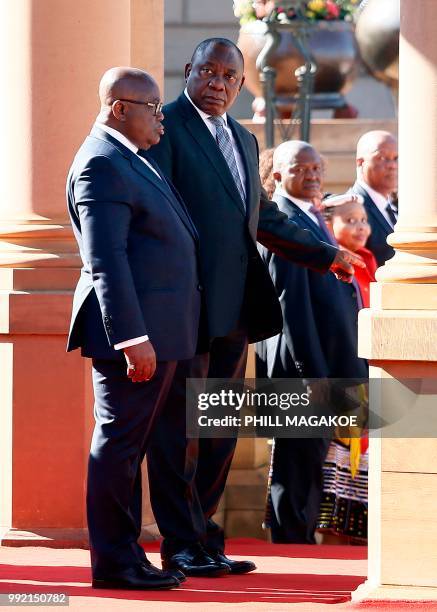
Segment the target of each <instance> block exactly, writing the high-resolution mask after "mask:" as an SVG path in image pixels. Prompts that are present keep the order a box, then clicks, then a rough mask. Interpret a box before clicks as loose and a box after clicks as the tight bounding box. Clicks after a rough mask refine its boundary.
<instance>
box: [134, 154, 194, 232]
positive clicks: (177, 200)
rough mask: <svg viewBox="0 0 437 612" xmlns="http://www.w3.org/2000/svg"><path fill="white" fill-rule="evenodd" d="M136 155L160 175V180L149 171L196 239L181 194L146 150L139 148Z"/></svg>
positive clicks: (192, 224) (138, 161) (142, 164)
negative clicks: (142, 158)
mask: <svg viewBox="0 0 437 612" xmlns="http://www.w3.org/2000/svg"><path fill="white" fill-rule="evenodd" d="M138 155H140V156H141V157H144V158H145V159H147V161H148V162H149V164H150V165H151V166H153V167H154V168H155V170H156V171H157V173H158V174H159V176H160V177H161V180H159V179H158V177H157V176H156V175H154V173H153V172H152V171H150V174H152V175H153V177H154V179H155V182H154V184H156V186H157V187H158V188H159V189H160V190H161V191H162V192H163V193H164V195H165V196H166V198H167V199H168V201H169V202H170V204H171V205H172V207H173V208H174V210H175V211H176V212H177V214H178V215H179V217H180V219H181V221H182V222H183V223H184V225H185V226H186V227H187V228H188V229H189V230H190V231H191V233H192V234H193V236H194V237H195V238H196V240H198V238H199V235H198V233H197V230H196V228H195V226H194V223H193V222H192V220H191V217H190V213H189V212H188V210H187V208H186V206H185V203H184V201H183V200H182V198H181V196H180V195H179V193H178V191H177V190H176V189H175V188H174V186H173V185H172V184H171V183H170V182H169V181H168V180H167V179H166V177H165V176H164V174H163V173H162V172H161V170H160V168H159V166H158V164H157V163H156V162H155V161H154V160H151V159H150V157H148V156H147V152H146V151H142V150H140V151H139V152H138ZM136 162H137V163H139V164H141V166H144V168H145V169H146V170H148V168H147V166H146V164H144V163H143V162H142V161H141V160H139V159H138V158H137V159H136ZM141 170H142V169H141V168H138V171H139V172H141ZM164 186H165V187H164ZM168 192H170V194H171V195H172V196H173V197H169V195H170V194H169V193H168Z"/></svg>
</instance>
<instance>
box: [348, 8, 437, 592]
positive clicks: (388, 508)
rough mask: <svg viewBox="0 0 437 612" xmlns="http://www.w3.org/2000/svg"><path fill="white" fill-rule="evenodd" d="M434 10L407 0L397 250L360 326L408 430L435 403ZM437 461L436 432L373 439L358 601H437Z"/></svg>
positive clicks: (363, 343) (379, 394)
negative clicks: (365, 572) (365, 555)
mask: <svg viewBox="0 0 437 612" xmlns="http://www.w3.org/2000/svg"><path fill="white" fill-rule="evenodd" d="M419 4H420V7H419ZM435 9H436V6H435V1H434V0H421V2H420V3H418V2H417V0H401V39H400V66H399V68H400V92H399V146H400V166H399V177H400V184H399V195H400V207H399V220H398V223H397V225H396V227H395V231H394V233H393V234H392V235H391V236H390V237H389V242H390V244H392V245H393V246H394V247H395V248H396V254H395V256H394V258H393V259H392V260H390V261H388V262H387V263H386V265H385V266H384V267H382V268H380V269H379V270H378V272H377V280H378V282H377V283H376V285H375V286H374V287H373V288H372V298H371V309H370V310H366V311H363V312H362V313H360V325H359V343H360V354H361V356H363V357H367V358H368V359H369V360H370V363H371V366H372V367H371V377H374V378H377V379H386V380H388V381H390V384H389V386H390V389H391V390H392V391H393V390H395V392H398V395H397V397H398V398H399V404H396V403H392V406H394V407H395V409H397V410H403V411H404V414H405V415H406V416H409V415H408V412H410V413H411V416H412V417H413V418H412V421H411V422H412V427H414V426H415V425H416V424H417V422H418V421H417V419H416V417H415V415H416V413H415V411H416V410H417V409H418V406H422V407H423V406H425V407H427V409H428V415H429V419H430V427H431V426H432V423H431V421H432V418H433V417H434V415H435V410H436V408H437V393H436V391H435V387H436V385H435V380H436V378H437V144H436V143H437V38H436V36H435V32H436V31H437V12H436V10H435ZM407 379H424V380H423V381H422V382H421V383H418V381H417V380H416V381H414V380H410V381H408V380H407ZM396 381H397V382H396ZM386 395H387V387H383V388H382V391H378V390H376V391H374V392H373V396H371V409H372V402H373V407H374V408H376V405H377V403H378V402H380V401H381V402H382V404H383V405H384V402H385V401H386V399H387V398H386ZM405 398H407V401H406V402H405ZM402 402H403V405H401V404H402ZM421 429H422V431H423V427H422V428H421ZM434 431H435V427H434ZM406 435H408V434H407V432H405V436H406ZM434 435H435V434H434ZM436 458H437V439H436V438H435V437H434V438H422V439H418V438H416V439H414V438H413V437H409V438H406V437H400V438H387V437H385V436H384V433H382V435H381V436H380V437H379V438H373V439H371V441H370V464H371V465H370V473H369V578H368V580H367V582H366V583H365V584H364V585H362V586H361V587H359V588H358V590H357V591H356V592H355V593H354V594H353V599H355V600H357V601H358V600H363V599H390V600H391V599H393V600H396V599H398V600H399V599H404V600H405V599H436V600H437V555H436V553H435V551H436V549H437V521H436V515H437V512H436V511H437V469H436V465H437V464H436Z"/></svg>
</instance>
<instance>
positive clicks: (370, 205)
mask: <svg viewBox="0 0 437 612" xmlns="http://www.w3.org/2000/svg"><path fill="white" fill-rule="evenodd" d="M352 190H353V191H354V192H355V193H358V194H359V195H361V196H363V198H364V206H365V208H366V211H367V213H368V214H369V215H370V216H371V217H372V219H373V220H374V221H376V223H378V225H379V226H380V227H381V229H383V230H384V232H385V233H386V234H392V233H393V228H392V227H391V225H390V224H389V223H388V221H387V220H386V219H385V217H384V215H383V214H382V213H381V211H380V210H379V208H378V207H377V206H376V204H375V202H374V201H373V200H372V198H371V197H370V195H369V194H368V193H367V191H366V190H365V189H364V188H363V187H361V185H360V184H359V183H355V185H354V186H353V188H352Z"/></svg>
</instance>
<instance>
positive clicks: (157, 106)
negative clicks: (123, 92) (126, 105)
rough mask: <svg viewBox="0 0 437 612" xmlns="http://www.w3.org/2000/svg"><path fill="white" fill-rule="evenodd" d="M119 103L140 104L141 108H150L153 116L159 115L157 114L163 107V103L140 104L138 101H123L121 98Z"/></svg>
mask: <svg viewBox="0 0 437 612" xmlns="http://www.w3.org/2000/svg"><path fill="white" fill-rule="evenodd" d="M119 101H120V102H131V103H132V104H142V105H143V106H150V108H153V114H154V115H155V117H156V115H159V113H160V112H161V111H162V107H163V106H164V103H163V102H140V101H139V100H128V99H126V98H125V99H123V98H119Z"/></svg>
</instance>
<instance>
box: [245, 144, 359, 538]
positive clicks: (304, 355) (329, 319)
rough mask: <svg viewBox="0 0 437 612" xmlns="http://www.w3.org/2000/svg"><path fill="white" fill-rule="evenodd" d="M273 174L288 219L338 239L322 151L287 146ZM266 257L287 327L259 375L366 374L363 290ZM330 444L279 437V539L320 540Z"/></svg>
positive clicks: (273, 521) (274, 521) (274, 517)
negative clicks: (324, 185) (327, 217)
mask: <svg viewBox="0 0 437 612" xmlns="http://www.w3.org/2000/svg"><path fill="white" fill-rule="evenodd" d="M273 176H274V178H275V180H276V184H277V185H278V186H277V188H276V191H275V194H274V196H273V199H274V200H275V202H277V204H278V207H279V209H280V210H281V211H282V212H283V213H285V214H286V215H287V217H288V219H289V220H290V221H293V222H294V223H296V224H297V225H298V226H299V227H301V228H302V229H308V230H310V231H311V232H313V233H314V235H315V236H317V237H318V238H319V239H320V240H323V239H324V240H326V241H329V240H333V238H331V237H330V235H329V232H328V229H327V227H326V224H325V223H324V220H323V217H322V215H321V213H320V212H319V211H318V209H317V208H316V207H315V206H314V204H313V199H314V198H316V197H317V196H318V194H319V192H320V189H321V177H322V160H321V158H320V155H319V154H318V153H317V151H316V150H315V149H314V148H313V147H312V146H311V145H309V144H308V143H306V142H301V141H289V142H284V143H282V144H281V145H279V147H278V148H277V149H276V151H275V154H274V158H273ZM263 256H264V259H265V261H266V263H268V266H269V272H270V274H271V277H272V279H273V282H274V285H275V288H276V291H277V293H278V295H280V296H281V298H280V303H281V308H282V316H283V320H284V327H283V329H282V331H281V332H280V333H279V334H278V335H277V336H275V337H274V338H269V339H267V340H266V341H265V342H263V343H261V346H257V352H258V354H259V355H260V356H261V357H262V362H263V363H262V364H261V365H262V372H259V373H260V374H262V375H263V376H267V377H269V378H302V379H326V378H341V379H351V378H353V379H356V378H366V377H367V366H366V362H365V360H364V359H359V358H358V356H357V340H358V334H357V317H358V308H359V302H358V293H357V291H358V287H357V286H355V285H353V284H350V285H347V284H345V283H341V282H339V281H338V280H337V279H336V278H335V276H334V275H333V274H332V273H331V272H330V273H328V274H326V275H324V276H321V275H320V274H316V273H314V272H313V271H312V270H308V269H304V268H302V267H298V266H296V265H295V264H293V263H290V262H288V261H285V260H284V259H283V258H281V257H277V255H275V254H274V253H272V252H270V251H268V250H267V249H263ZM296 296H299V297H298V299H296ZM319 384H322V383H321V382H320V383H319V382H317V385H319ZM316 391H317V389H316ZM329 442H330V440H329V439H317V438H302V439H299V438H277V439H276V440H275V447H274V456H273V463H272V478H271V487H270V502H269V503H270V504H271V508H270V511H271V512H270V513H269V514H270V528H271V535H272V540H273V542H276V543H284V542H290V543H301V544H311V543H314V542H315V540H314V531H315V527H316V522H317V517H318V513H319V508H320V501H321V495H322V485H323V481H322V467H323V462H324V459H325V456H326V452H327V450H328V445H329Z"/></svg>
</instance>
